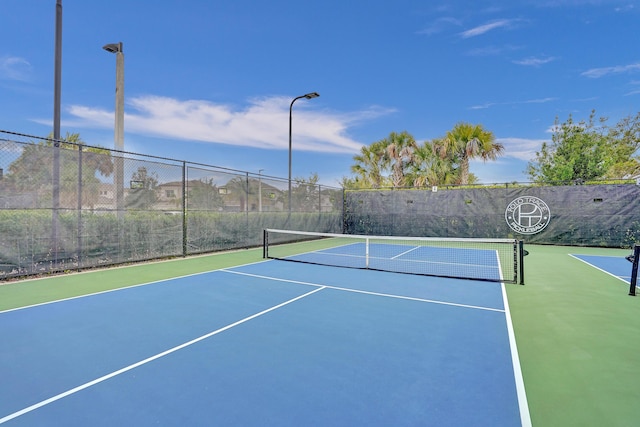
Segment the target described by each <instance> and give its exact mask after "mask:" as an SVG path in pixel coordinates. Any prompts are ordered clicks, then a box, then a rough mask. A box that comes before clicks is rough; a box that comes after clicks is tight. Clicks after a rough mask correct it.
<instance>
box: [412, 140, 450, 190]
mask: <svg viewBox="0 0 640 427" xmlns="http://www.w3.org/2000/svg"><path fill="white" fill-rule="evenodd" d="M436 143H437V141H433V142H428V141H425V143H424V144H423V145H421V146H419V147H417V149H416V150H415V152H414V154H413V163H412V164H411V166H410V168H409V175H408V178H409V180H410V181H411V182H412V183H413V186H414V187H425V186H434V185H436V186H437V185H447V184H454V183H455V182H456V181H457V179H458V172H459V169H456V168H455V167H454V165H453V164H452V162H451V161H449V159H443V158H441V157H440V156H439V155H438V154H437V153H436V149H435V146H436Z"/></svg>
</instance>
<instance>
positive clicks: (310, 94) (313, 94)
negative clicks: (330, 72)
mask: <svg viewBox="0 0 640 427" xmlns="http://www.w3.org/2000/svg"><path fill="white" fill-rule="evenodd" d="M319 96H320V94H319V93H318V92H310V93H307V94H305V95H300V96H296V97H295V98H293V101H291V105H289V216H288V217H287V223H288V222H289V219H290V218H291V127H292V126H291V125H292V123H293V103H294V102H296V101H297V100H298V99H302V98H305V99H312V98H317V97H319Z"/></svg>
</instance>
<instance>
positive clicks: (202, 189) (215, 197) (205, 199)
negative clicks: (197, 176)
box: [187, 178, 224, 210]
mask: <svg viewBox="0 0 640 427" xmlns="http://www.w3.org/2000/svg"><path fill="white" fill-rule="evenodd" d="M213 181H214V180H213V178H209V179H204V178H203V179H201V180H200V181H190V182H189V189H188V192H187V203H188V205H187V206H188V207H189V209H201V210H218V209H219V208H222V207H223V206H224V199H223V198H222V195H220V191H219V189H218V187H217V186H216V185H215V184H214V183H213Z"/></svg>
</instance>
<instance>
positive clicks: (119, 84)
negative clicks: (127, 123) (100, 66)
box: [102, 42, 124, 218]
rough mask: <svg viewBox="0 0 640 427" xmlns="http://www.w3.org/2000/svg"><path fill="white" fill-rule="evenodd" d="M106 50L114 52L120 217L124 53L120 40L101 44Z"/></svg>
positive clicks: (121, 205) (119, 209)
mask: <svg viewBox="0 0 640 427" xmlns="http://www.w3.org/2000/svg"><path fill="white" fill-rule="evenodd" d="M102 48H103V49H104V50H106V51H107V52H111V53H115V54H116V118H115V126H114V127H115V148H116V150H117V151H120V153H116V161H115V175H116V176H115V178H116V179H115V181H116V182H115V184H116V213H117V216H118V218H121V217H122V214H123V210H124V161H123V160H124V159H123V157H122V156H124V153H122V151H124V53H123V52H122V42H120V43H111V44H107V45H104V46H102Z"/></svg>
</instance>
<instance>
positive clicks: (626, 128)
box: [526, 111, 640, 184]
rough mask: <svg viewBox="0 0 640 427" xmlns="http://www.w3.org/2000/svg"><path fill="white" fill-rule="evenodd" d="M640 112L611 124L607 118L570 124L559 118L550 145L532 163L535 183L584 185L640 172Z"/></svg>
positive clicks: (530, 164) (592, 116)
mask: <svg viewBox="0 0 640 427" xmlns="http://www.w3.org/2000/svg"><path fill="white" fill-rule="evenodd" d="M639 148H640V113H639V114H637V115H636V116H634V117H632V116H628V117H625V118H623V119H622V120H620V121H619V122H618V123H617V124H616V125H615V126H613V127H609V126H608V125H607V118H603V117H601V118H599V119H598V120H596V119H595V111H592V112H591V114H590V116H589V119H588V120H586V121H584V120H582V121H580V122H575V121H574V119H573V117H572V116H571V115H569V118H568V119H567V121H566V122H563V123H559V120H558V118H556V121H555V125H554V130H553V135H552V137H551V142H550V143H547V142H545V143H543V144H542V147H541V149H540V151H538V152H536V157H535V159H534V160H533V161H531V162H529V164H528V166H527V170H526V172H527V174H528V175H529V177H530V178H531V180H532V181H534V182H538V183H548V184H554V183H555V184H564V183H568V182H582V181H587V180H594V179H601V178H625V177H632V176H636V175H638V174H639V173H640V159H639V158H638V149H639Z"/></svg>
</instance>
